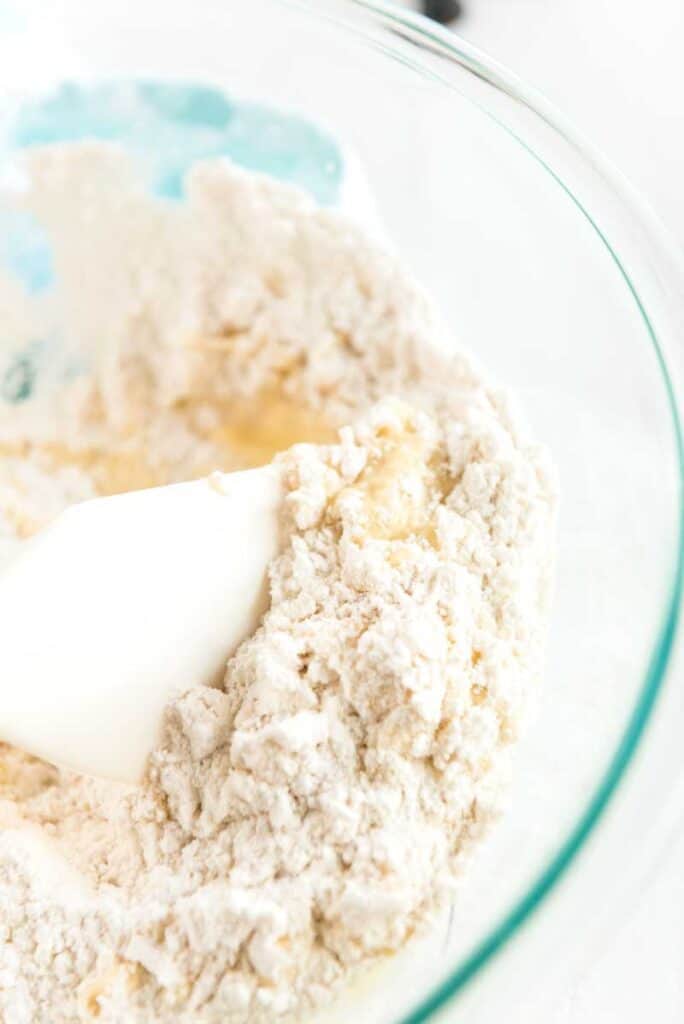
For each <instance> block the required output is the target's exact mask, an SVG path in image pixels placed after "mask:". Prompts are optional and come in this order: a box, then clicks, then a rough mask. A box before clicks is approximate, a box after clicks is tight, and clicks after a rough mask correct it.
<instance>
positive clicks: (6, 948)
mask: <svg viewBox="0 0 684 1024" xmlns="http://www.w3.org/2000/svg"><path fill="white" fill-rule="evenodd" d="M25 172H26V189H25V191H24V192H23V193H22V196H21V202H22V203H23V204H24V205H25V207H26V208H27V209H28V210H30V211H31V213H32V214H33V215H34V216H35V217H36V218H37V219H38V221H39V222H40V223H41V224H42V225H43V226H44V228H45V229H46V231H47V232H48V234H49V236H50V238H51V240H52V246H53V255H54V266H55V272H56V277H57V281H58V285H57V288H56V289H55V291H54V292H53V293H42V294H40V295H38V296H35V297H34V298H32V299H31V300H30V301H29V298H28V297H27V296H26V295H24V294H23V293H22V291H21V289H20V287H19V285H18V284H17V283H16V282H13V281H12V280H10V279H9V278H7V279H3V280H2V281H0V317H2V319H3V320H4V324H5V325H7V324H11V325H12V337H13V339H14V341H15V343H16V344H17V345H18V346H19V347H21V344H20V343H23V344H25V345H30V344H32V342H33V341H34V339H35V338H36V337H37V336H40V337H42V338H45V337H48V338H49V339H50V344H51V346H52V351H53V355H52V357H51V359H52V365H53V366H60V367H61V370H60V372H59V373H58V372H57V371H56V370H54V369H53V370H52V371H50V370H49V368H48V367H47V365H46V368H45V371H44V372H43V373H42V374H41V373H39V374H38V377H37V379H36V381H35V382H34V384H35V387H34V394H33V396H32V397H31V398H30V399H27V400H25V401H22V400H18V401H16V402H15V404H12V405H10V404H5V405H2V406H1V409H2V412H1V413H0V456H1V457H0V555H1V556H2V557H3V558H9V557H11V555H12V552H13V551H14V550H15V549H16V547H17V545H20V544H21V542H22V539H23V538H25V537H27V536H29V535H30V534H32V533H33V532H35V531H36V530H37V529H39V528H40V527H41V526H42V525H44V524H45V523H47V522H48V521H49V520H50V519H51V518H52V517H54V516H55V515H56V514H57V513H58V512H59V511H60V510H61V509H63V508H65V507H66V506H67V505H69V504H71V503H73V502H75V501H79V500H82V499H85V498H89V497H91V496H93V495H97V494H111V493H114V492H116V491H121V490H126V489H133V488H136V487H141V486H149V485H154V484H160V483H165V482H169V481H174V480H180V479H189V478H192V477H196V476H201V475H203V474H205V473H207V472H209V471H211V470H212V469H216V468H220V469H226V470H230V469H235V468H243V467H244V466H247V465H257V464H263V463H265V462H268V461H270V460H271V459H272V458H273V457H275V458H277V459H278V460H279V461H280V464H281V466H282V468H283V473H284V477H285V481H286V498H285V499H284V503H283V509H282V522H283V532H284V537H285V541H284V546H283V549H282V553H281V555H280V556H279V557H278V558H277V559H276V560H275V561H274V563H273V564H272V565H271V568H270V594H271V598H270V608H269V610H268V611H267V613H266V614H265V616H264V618H263V621H262V623H261V625H260V627H259V629H258V630H257V632H256V633H255V634H254V635H253V636H252V637H251V638H250V639H248V640H247V641H246V642H245V643H243V644H242V646H241V647H240V648H239V649H238V650H237V652H236V653H235V655H234V656H233V657H232V658H231V660H230V662H229V663H228V665H227V668H226V672H225V677H224V678H223V681H222V683H221V685H220V687H219V688H216V689H212V688H201V689H195V690H192V691H190V692H187V693H185V694H184V695H182V696H180V697H179V698H178V699H177V700H176V701H175V702H173V703H172V704H171V705H170V706H169V707H168V709H167V712H166V717H165V722H164V726H163V734H162V736H161V738H160V741H159V744H158V747H157V749H156V750H155V751H154V752H153V754H152V755H151V757H150V761H149V766H148V771H147V775H146V777H145V779H144V782H143V784H142V785H141V786H139V787H131V786H125V785H123V784H118V783H114V782H106V781H102V780H93V779H90V778H85V777H81V776H78V775H76V774H73V773H69V772H66V771H60V770H58V769H57V768H54V767H52V766H49V765H47V764H44V763H42V762H39V761H37V760H35V759H32V758H30V757H29V756H27V755H24V754H22V753H20V752H18V751H16V750H12V749H10V748H9V747H7V746H5V747H0V1019H1V1020H2V1021H3V1022H6V1024H66V1022H69V1024H71V1022H79V1021H80V1022H89V1021H98V1022H117V1024H171V1022H173V1024H179V1022H188V1024H189V1022H193V1024H195V1022H196V1024H213V1022H216V1024H218V1022H221V1024H246V1022H257V1021H274V1020H277V1019H281V1018H285V1019H287V1018H288V1017H290V1016H292V1017H294V1018H298V1017H299V1016H300V1015H301V1016H302V1017H303V1018H305V1017H306V1014H307V1013H308V1012H310V1011H311V1010H312V1009H314V1008H315V1007H316V1006H318V1005H320V1004H322V1003H325V1002H326V1001H328V1000H329V999H330V998H331V996H332V995H333V994H334V993H335V992H336V991H337V990H338V989H339V988H340V986H341V984H343V983H344V982H347V983H348V982H349V981H350V978H351V977H352V976H353V975H354V974H355V973H356V972H357V971H359V970H360V969H362V968H364V967H367V966H370V965H372V964H373V963H374V962H377V961H379V960H380V959H381V958H386V957H387V956H388V954H391V953H392V952H393V951H396V950H397V949H399V948H400V947H401V946H402V945H403V944H404V943H406V942H407V941H408V940H409V939H410V937H411V936H412V935H414V934H416V933H417V934H420V933H421V931H424V929H425V928H427V927H429V925H430V921H431V919H433V915H434V914H435V913H436V912H437V910H438V909H439V908H440V907H441V906H443V905H444V903H445V902H446V901H448V899H449V898H450V897H451V894H452V893H453V890H454V886H455V884H456V882H457V880H458V879H459V878H460V876H461V875H462V873H463V869H464V866H465V865H466V863H467V860H468V858H469V857H470V855H471V852H472V850H473V849H474V848H475V847H476V845H477V844H478V843H479V842H480V840H481V838H482V837H483V835H484V834H485V833H486V831H487V829H488V827H489V825H490V823H491V822H492V821H493V820H494V819H495V818H496V816H497V814H498V813H499V810H500V806H501V802H502V794H503V792H504V790H505V786H506V780H507V775H508V772H509V755H510V751H511V749H512V746H513V745H514V743H515V741H516V739H517V737H518V734H519V731H520V726H521V723H522V722H523V720H524V718H525V716H526V712H527V710H528V708H529V707H530V705H531V704H532V703H533V701H534V696H535V692H536V690H537V685H538V681H539V676H540V672H541V666H542V647H543V640H544V633H545V624H546V622H545V620H546V615H547V605H548V590H549V576H550V565H551V562H552V547H553V518H554V496H553V486H552V482H551V476H550V474H549V471H548V469H547V466H546V462H545V459H544V456H543V453H542V452H541V451H540V449H539V448H538V447H536V446H535V445H533V444H532V443H531V442H530V441H529V440H528V438H527V437H526V434H525V431H524V428H523V427H521V426H520V425H519V423H518V422H517V421H516V420H515V419H514V417H513V415H512V413H511V411H510V409H509V406H508V404H507V401H506V399H505V397H504V396H502V394H501V393H500V392H498V391H496V390H493V389H492V388H491V386H489V385H488V384H487V383H485V382H484V381H483V379H482V378H481V376H479V375H478V373H477V372H476V371H475V370H474V369H473V367H472V366H471V365H470V363H469V362H468V361H467V360H466V359H465V358H464V357H463V356H462V355H453V354H449V355H444V354H442V351H448V350H447V349H440V348H439V346H438V344H437V343H438V341H439V339H440V337H441V329H440V327H439V325H438V323H437V321H436V319H435V318H434V317H433V314H432V311H431V308H430V305H429V303H428V302H427V301H426V299H425V298H424V296H423V294H422V293H421V291H420V290H419V289H418V288H417V287H416V285H415V284H414V283H413V282H412V281H411V279H410V278H408V277H407V276H406V275H405V273H404V272H403V271H402V269H401V268H400V267H399V266H398V264H397V262H396V260H395V259H394V258H393V257H392V256H390V255H388V254H386V253H385V252H383V251H382V250H381V249H379V248H378V247H377V246H376V245H375V244H371V243H370V242H369V241H368V240H367V239H366V238H365V236H364V234H363V233H362V232H361V231H359V229H357V228H355V227H352V226H351V224H350V223H348V222H347V221H345V220H344V219H343V218H342V217H341V216H339V215H338V214H335V213H332V212H325V211H322V210H321V209H319V208H317V207H316V206H315V205H314V204H313V203H312V202H311V201H310V200H308V199H307V198H305V197H304V196H303V194H301V193H300V192H298V191H296V190H295V189H293V188H291V187H288V186H285V185H281V184H277V183H275V182H273V181H270V180H268V179H266V178H264V177H259V176H255V175H250V174H247V173H245V172H242V171H238V170H236V169H235V168H233V167H232V166H231V165H229V164H226V163H223V162H220V161H216V162H206V163H200V164H198V165H197V166H196V167H195V168H194V170H193V171H192V172H191V174H190V176H189V179H188V181H187V183H186V200H185V202H182V203H173V202H169V201H165V200H162V199H155V198H152V196H151V195H149V194H148V193H147V192H146V191H145V190H144V188H143V186H142V185H139V184H138V179H137V177H136V174H135V172H134V170H133V166H132V164H131V163H129V159H128V158H127V157H126V156H125V155H124V153H123V152H122V151H120V150H119V149H117V148H116V147H114V146H109V145H105V144H79V145H67V146H56V147H54V148H50V147H46V148H44V149H36V150H35V151H33V152H32V153H31V155H30V157H27V158H26V161H25ZM5 333H6V332H5V328H4V327H3V329H2V334H3V337H4V336H5ZM45 361H46V364H47V359H46V360H45ZM24 383H26V382H24ZM17 397H18V398H19V399H21V398H22V397H23V396H22V395H21V394H18V396H17ZM300 442H303V443H300ZM228 575H229V567H227V577H228ZM103 586H106V581H103ZM37 642H39V638H37ZM178 643H182V638H179V637H170V638H169V644H170V649H171V650H173V646H174V645H175V644H178ZM102 657H103V659H106V657H107V651H106V650H103V651H102ZM10 685H11V681H10ZM58 685H59V680H58V679H56V680H55V686H58ZM93 687H94V688H96V687H97V680H96V679H95V680H93Z"/></svg>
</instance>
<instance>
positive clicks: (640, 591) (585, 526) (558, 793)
mask: <svg viewBox="0 0 684 1024" xmlns="http://www.w3.org/2000/svg"><path fill="white" fill-rule="evenodd" d="M27 11H28V14H25V15H24V16H22V17H18V18H14V17H13V18H6V21H5V25H4V29H3V24H2V22H0V32H2V33H3V42H2V43H0V58H1V59H2V64H3V79H4V90H5V95H4V100H5V104H6V106H9V107H11V106H12V105H13V104H14V105H16V104H17V103H19V102H20V101H22V97H25V96H26V95H37V94H38V93H40V92H41V91H45V90H50V89H52V88H54V87H55V85H56V84H57V83H59V82H61V81H65V80H72V81H73V80H79V81H91V80H93V79H118V78H122V77H125V78H135V79H169V80H176V81H178V80H183V81H193V82H202V83H210V84H215V85H218V86H220V87H222V88H225V89H226V90H227V91H228V92H229V93H230V94H231V95H233V96H240V97H245V98H249V99H250V100H253V101H255V102H262V103H265V104H273V103H275V104H277V105H278V106H280V107H282V108H286V109H288V110H291V111H292V112H294V113H295V114H296V115H297V116H303V117H305V118H307V119H311V120H312V121H313V122H315V123H316V124H318V125H320V126H322V128H323V129H324V130H325V131H326V132H329V133H330V135H331V136H333V137H334V138H335V139H337V140H339V141H341V142H342V143H343V145H344V146H345V147H347V149H348V150H349V151H350V152H353V153H354V154H355V156H356V158H357V162H358V165H359V166H360V167H361V168H362V169H363V173H364V175H365V179H366V182H367V186H368V192H369V194H370V196H371V197H372V202H373V203H374V205H375V207H376V210H377V217H378V219H379V223H380V224H381V225H382V227H381V230H382V232H383V233H384V235H385V236H386V239H387V243H388V244H390V245H391V246H393V247H394V248H395V249H396V250H397V251H398V253H399V254H400V255H401V257H402V259H403V260H404V262H405V263H406V264H407V265H408V266H409V267H410V268H411V269H412V270H413V272H414V273H415V275H416V277H417V278H418V279H419V280H420V281H421V282H422V283H423V285H424V286H425V287H426V289H427V290H428V291H429V292H430V293H431V294H432V295H433V296H434V297H435V299H436V301H437V302H438V304H439V306H440V307H441V310H442V312H443V315H444V318H445V320H446V321H447V323H448V324H449V327H450V330H451V334H452V336H453V339H454V343H455V344H458V345H462V346H464V347H466V348H467V349H469V350H471V351H472V352H473V353H474V354H475V355H476V357H477V359H478V360H479V361H481V362H482V363H483V364H485V365H486V366H487V367H488V369H489V371H490V373H491V374H492V375H493V376H494V377H495V378H496V379H497V380H498V381H500V382H501V383H502V384H504V385H506V386H510V387H511V388H513V389H514V391H515V392H516V393H517V395H518V397H519V399H520V403H521V404H522V405H523V406H524V408H525V409H526V411H527V414H528V416H529V418H530V420H531V421H532V423H533V426H534V429H535V432H536V435H537V436H538V438H539V439H541V440H543V441H544V442H546V443H548V445H549V446H550V447H551V449H552V451H553V454H554V457H555V460H556V463H557V465H558V469H559V474H560V480H561V488H562V510H561V518H560V534H559V554H558V573H557V594H556V601H555V608H554V615H553V623H552V630H551V637H550V642H549V652H548V670H547V679H546V686H545V693H544V699H543V706H542V708H541V710H540V713H539V716H538V719H537V721H536V722H535V724H534V726H533V728H532V729H531V731H530V733H529V735H528V736H527V738H526V739H525V740H524V742H523V743H522V745H521V748H520V751H519V756H518V760H517V773H516V780H515V784H514V789H513V792H512V795H511V805H510V810H509V813H508V815H507V817H506V819H505V820H504V822H503V823H502V824H501V826H500V827H499V828H498V830H497V831H496V833H495V834H494V836H493V838H492V840H491V842H490V844H489V846H488V847H487V849H486V851H484V853H483V856H482V858H481V860H480V863H479V865H478V866H477V868H476V869H475V870H474V872H473V875H472V878H471V879H470V882H469V885H468V886H466V887H464V890H463V892H462V894H461V895H460V897H459V898H458V900H457V901H456V902H455V904H454V906H453V908H451V910H450V912H449V913H448V914H445V916H444V919H443V920H442V921H440V923H439V925H438V927H436V928H435V929H434V931H433V932H432V934H430V935H428V936H427V937H425V938H423V939H421V940H420V941H419V942H418V943H416V944H415V945H414V946H412V947H411V948H410V949H409V950H407V951H406V952H405V953H404V954H401V955H399V956H398V957H396V958H394V959H393V960H390V961H388V963H387V965H386V966H385V967H384V968H383V969H382V970H380V971H376V972H375V973H374V974H373V975H372V976H371V977H370V978H368V979H367V980H365V981H364V982H363V984H361V985H358V986H356V987H355V988H353V989H352V990H351V991H350V992H349V993H348V994H347V995H346V996H345V998H344V1000H343V1002H342V1003H341V1004H340V1006H338V1007H337V1008H335V1009H333V1011H332V1012H331V1014H330V1015H329V1017H325V1018H324V1017H322V1016H321V1015H317V1017H316V1020H317V1021H321V1022H322V1021H323V1020H324V1019H330V1020H335V1021H339V1022H343V1021H345V1022H348V1021H350V1020H354V1021H355V1022H357V1021H358V1022H359V1024H363V1022H364V1021H369V1022H373V1024H390V1022H392V1024H396V1022H403V1024H408V1022H418V1021H423V1020H426V1019H428V1018H429V1017H430V1016H431V1015H432V1014H433V1012H436V1011H437V1010H438V1009H439V1008H440V1007H443V1006H444V1004H445V1003H446V1002H448V1001H449V1000H450V999H451V998H452V997H454V996H456V995H457V994H458V992H459V991H460V990H461V988H462V987H463V986H464V984H465V983H466V982H467V981H468V980H470V979H471V978H472V977H473V976H474V975H475V974H477V972H478V971H479V970H480V969H481V968H482V967H483V965H485V964H486V963H488V962H489V961H491V960H492V958H493V957H494V956H495V954H496V955H498V956H501V957H505V956H506V955H507V954H506V951H507V950H510V949H511V948H512V947H513V946H514V945H515V944H516V943H517V942H518V941H519V929H520V926H521V924H522V922H523V921H524V920H525V919H526V918H527V917H528V916H529V915H530V913H531V912H532V911H533V910H534V909H535V908H536V907H538V906H539V905H540V904H541V903H542V902H543V901H544V900H545V897H546V896H547V894H548V893H549V892H550V891H551V890H552V889H553V887H554V886H555V885H556V883H557V882H558V881H559V879H560V878H561V877H562V876H563V875H564V873H565V872H566V869H567V868H568V867H569V866H570V865H571V864H572V862H573V859H574V857H575V855H576V853H577V851H578V850H579V849H580V847H581V846H582V845H583V843H584V842H585V840H586V838H587V837H588V835H589V834H590V833H591V832H592V831H595V830H597V831H599V832H600V831H601V828H602V825H601V820H602V812H603V809H604V807H605V805H606V803H607V801H608V800H609V798H610V797H611V795H612V794H613V793H614V791H615V790H616V789H617V788H619V787H620V784H621V779H622V776H623V774H624V772H625V769H626V768H627V766H628V764H629V763H630V761H631V759H632V756H633V754H634V751H635V749H636V747H637V745H638V743H639V740H640V737H641V735H642V732H643V730H644V726H645V724H646V723H647V720H648V718H649V715H650V712H651V710H652V708H653V706H654V704H656V703H657V701H658V700H659V699H660V697H659V693H660V691H661V689H662V687H663V681H664V676H665V671H666V668H667V663H668V657H669V653H670V649H671V646H672V641H673V636H674V632H675V627H676V618H677V610H678V605H679V601H680V597H681V593H680V590H681V574H682V566H681V545H682V517H681V474H682V452H681V436H680V431H679V423H678V416H677V405H676V397H675V393H674V390H675V389H674V384H673V380H672V375H671V374H669V373H668V369H667V366H666V362H665V356H664V353H665V351H667V350H668V349H670V350H672V349H674V348H676V346H677V345H679V346H681V338H682V328H683V321H684V312H683V309H684V299H683V296H684V279H683V277H682V272H681V267H680V266H679V264H678V260H677V257H676V255H675V254H674V253H673V252H672V250H671V248H670V247H669V244H668V241H667V238H666V237H665V235H664V234H663V232H662V231H661V229H660V227H659V226H658V225H657V224H656V223H655V222H654V221H653V219H652V218H651V216H650V214H649V213H648V211H647V210H646V209H645V208H644V207H643V205H642V204H641V203H640V201H639V200H638V199H637V198H636V197H634V196H633V195H632V194H631V192H630V190H629V188H628V187H627V186H626V185H625V184H624V183H623V182H621V180H620V179H619V177H618V176H617V175H615V174H613V172H611V171H608V170H606V169H605V167H604V165H603V163H602V161H601V160H600V159H599V158H598V157H596V155H595V154H594V153H593V152H592V150H591V149H590V148H589V147H588V146H586V145H585V144H584V143H582V142H581V141H578V140H577V139H575V137H574V135H573V133H572V132H571V131H570V130H569V129H568V128H567V126H566V125H565V124H564V123H563V122H562V120H561V119H560V118H559V117H558V116H557V115H556V114H555V113H554V112H553V111H550V110H548V109H547V107H546V104H545V103H544V101H543V100H542V99H541V98H539V97H537V96H536V95H534V94H532V93H530V92H529V91H528V90H527V89H526V88H525V87H523V86H522V85H521V84H520V83H519V82H517V81H516V80H515V78H514V77H513V76H511V75H509V74H508V73H506V72H505V71H503V70H502V69H500V68H498V67H497V66H496V65H495V64H494V63H493V62H490V61H489V60H488V59H486V58H485V57H483V56H482V55H480V54H478V53H476V52H475V51H473V50H472V49H470V48H468V47H466V46H465V44H463V43H461V42H460V41H459V40H458V39H457V38H455V37H453V36H449V35H447V33H446V32H442V31H440V30H439V29H437V28H435V27H433V26H431V25H430V24H429V23H428V22H426V21H422V20H420V19H418V18H415V17H412V16H410V15H405V14H403V13H400V12H398V11H396V10H395V11H394V12H391V11H390V10H389V9H387V8H384V7H382V6H380V5H376V4H374V3H366V2H362V0H309V2H297V3H295V2H286V0H249V2H245V3H244V4H242V3H233V2H231V3H227V4H226V3H225V2H223V0H204V2H203V3H202V4H200V5H193V6H192V7H191V5H188V4H185V3H183V4H180V3H179V4H175V3H170V2H167V0H165V2H161V0H160V2H157V0H140V2H139V3H137V4H136V6H135V10H131V11H129V12H127V14H126V19H125V25H124V24H123V22H122V16H121V13H120V10H119V5H117V4H115V3H111V2H103V3H98V4H93V5H90V6H89V5H86V4H84V3H77V2H76V0H74V2H69V0H62V2H58V3H55V4H54V5H51V8H50V11H49V12H47V11H44V10H43V11H39V10H38V8H37V7H36V9H35V11H34V10H33V8H32V5H30V4H29V5H28V7H27ZM36 12H37V13H36ZM3 46H4V50H3ZM150 145H153V143H150ZM0 332H2V324H0ZM2 343H3V339H1V338H0V344H2ZM670 685H671V684H670ZM682 724H684V723H682V721H681V719H680V720H679V721H678V723H677V722H673V723H672V729H673V730H674V729H675V728H677V727H678V728H679V729H680V730H681V726H682ZM637 770H638V769H637ZM655 803H657V800H654V811H655V809H656V808H655ZM418 839H419V837H417V840H418ZM577 870H580V871H581V870H582V867H581V864H580V867H579V868H578V869H577ZM620 870H621V868H620V863H619V859H618V860H616V867H615V872H616V874H618V873H619V872H620ZM483 998H484V997H483Z"/></svg>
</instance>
